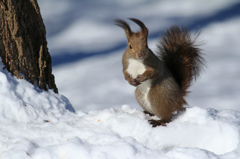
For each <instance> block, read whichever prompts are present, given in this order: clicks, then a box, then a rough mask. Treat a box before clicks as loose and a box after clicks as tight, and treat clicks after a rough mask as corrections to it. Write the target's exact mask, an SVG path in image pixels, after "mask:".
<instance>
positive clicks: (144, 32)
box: [115, 18, 149, 60]
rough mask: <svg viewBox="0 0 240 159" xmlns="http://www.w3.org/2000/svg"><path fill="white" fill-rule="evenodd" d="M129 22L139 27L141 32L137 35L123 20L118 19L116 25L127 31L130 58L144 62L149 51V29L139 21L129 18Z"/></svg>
mask: <svg viewBox="0 0 240 159" xmlns="http://www.w3.org/2000/svg"><path fill="white" fill-rule="evenodd" d="M129 20H131V21H133V22H135V23H136V24H137V25H139V26H140V28H141V30H140V31H138V32H136V33H135V32H132V30H131V28H130V26H129V25H128V23H127V22H125V21H123V20H121V19H116V20H115V24H116V25H117V26H119V27H121V28H123V29H124V30H125V33H126V36H127V40H128V47H127V50H126V52H127V53H128V55H129V56H130V58H134V59H139V60H143V59H144V58H145V57H146V56H147V52H148V50H149V49H148V44H147V38H148V29H147V27H146V26H145V25H144V23H143V22H141V21H140V20H138V19H135V18H129Z"/></svg>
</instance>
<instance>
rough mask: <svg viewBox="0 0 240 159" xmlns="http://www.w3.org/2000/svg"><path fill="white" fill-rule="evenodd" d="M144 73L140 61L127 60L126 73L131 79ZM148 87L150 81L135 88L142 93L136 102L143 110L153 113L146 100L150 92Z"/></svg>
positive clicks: (144, 68)
mask: <svg viewBox="0 0 240 159" xmlns="http://www.w3.org/2000/svg"><path fill="white" fill-rule="evenodd" d="M145 71H146V67H145V66H144V64H143V63H142V61H139V60H135V59H129V61H128V68H127V72H128V73H129V75H130V76H131V77H132V78H133V79H135V78H137V76H138V75H141V74H143V73H144V72H145ZM150 87H151V80H147V81H145V82H143V83H141V84H140V85H138V86H137V89H139V90H140V91H141V93H142V96H141V97H140V98H139V99H138V102H140V103H141V105H142V106H143V109H144V110H146V111H148V112H150V113H153V111H152V107H151V104H150V102H149V100H148V92H149V90H150Z"/></svg>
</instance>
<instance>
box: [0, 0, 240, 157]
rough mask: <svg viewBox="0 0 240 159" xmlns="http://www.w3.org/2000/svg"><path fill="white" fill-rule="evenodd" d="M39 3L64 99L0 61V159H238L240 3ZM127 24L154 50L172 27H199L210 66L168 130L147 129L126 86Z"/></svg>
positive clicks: (222, 0)
mask: <svg viewBox="0 0 240 159" xmlns="http://www.w3.org/2000/svg"><path fill="white" fill-rule="evenodd" d="M38 3H39V5H40V9H41V13H42V16H43V19H44V23H45V25H46V29H47V40H48V47H49V51H50V53H51V56H52V62H53V73H54V75H55V80H56V83H57V86H58V88H59V92H60V95H57V94H55V93H53V92H52V91H49V92H45V91H41V90H39V89H38V88H36V87H34V86H32V85H31V84H29V83H28V82H26V81H24V80H18V79H16V78H15V77H12V76H11V75H10V74H9V73H8V72H7V71H6V70H4V69H3V65H2V64H0V158H1V159H2V158H3V159H5V158H6V159H8V158H9V159H23V158H24V159H25V158H34V159H41V158H44V159H50V158H53V159H59V158H61V159H63V158H64V159H68V158H70V159H71V158H88V159H92V158H97V159H108V158H109V159H113V158H114V159H115V158H119V159H124V158H136V159H141V158H142V159H144V158H153V159H154V158H169V159H181V158H182V159H198V158H199V159H205V158H206V159H210V158H211V159H215V158H220V159H238V158H240V82H239V80H240V3H239V1H237V0H236V1H233V0H213V1H208V0H198V1H184V0H173V1H157V0H152V1H144V0H132V1H128V0H118V1H110V0H102V1H93V0H89V1H80V0H51V1H50V0H39V1H38ZM128 17H135V18H138V19H140V20H142V21H143V22H144V23H145V24H146V26H147V27H148V28H149V31H150V36H149V47H150V48H151V49H152V50H153V51H155V50H156V46H155V45H156V44H157V42H158V38H159V36H160V35H161V34H163V33H164V30H165V29H166V28H168V27H169V26H171V25H175V24H178V25H185V26H187V27H188V28H189V30H190V31H191V33H192V34H194V31H196V29H200V30H201V36H200V38H199V41H200V42H202V41H203V45H202V49H203V51H204V53H205V58H206V64H207V67H206V68H205V71H204V72H202V74H201V76H200V78H198V79H197V81H196V82H194V83H193V86H192V87H191V91H192V93H191V94H189V96H188V98H187V100H188V108H187V110H186V112H185V113H183V114H180V115H179V116H177V117H175V118H174V120H173V122H171V123H169V124H168V125H167V127H157V128H152V127H151V126H150V125H149V124H148V122H147V119H149V118H150V117H149V116H147V115H144V114H143V113H142V112H141V108H140V107H139V105H138V104H137V102H136V101H135V97H134V89H135V88H134V87H132V86H130V85H129V84H128V83H127V82H126V81H125V80H124V77H123V74H122V65H121V57H122V54H123V52H124V50H125V48H126V37H125V34H124V32H123V30H122V29H121V28H119V27H117V26H114V25H113V20H114V19H115V18H122V19H127V18H128ZM129 23H130V22H129ZM130 25H131V27H132V29H133V30H137V29H138V27H137V26H136V25H135V24H133V23H130ZM74 109H75V111H74Z"/></svg>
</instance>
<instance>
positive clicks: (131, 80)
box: [128, 78, 140, 87]
mask: <svg viewBox="0 0 240 159" xmlns="http://www.w3.org/2000/svg"><path fill="white" fill-rule="evenodd" d="M128 82H129V84H131V85H133V86H135V87H136V86H138V85H139V84H140V83H139V82H138V81H137V80H136V79H133V78H131V79H130V80H129V81H128Z"/></svg>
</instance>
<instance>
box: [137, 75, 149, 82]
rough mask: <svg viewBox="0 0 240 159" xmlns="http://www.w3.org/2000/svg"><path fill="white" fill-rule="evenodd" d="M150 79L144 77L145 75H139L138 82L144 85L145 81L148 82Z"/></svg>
mask: <svg viewBox="0 0 240 159" xmlns="http://www.w3.org/2000/svg"><path fill="white" fill-rule="evenodd" d="M147 79H148V77H147V76H144V75H138V76H137V78H136V80H137V81H138V82H139V83H142V82H144V81H146V80H147Z"/></svg>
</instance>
